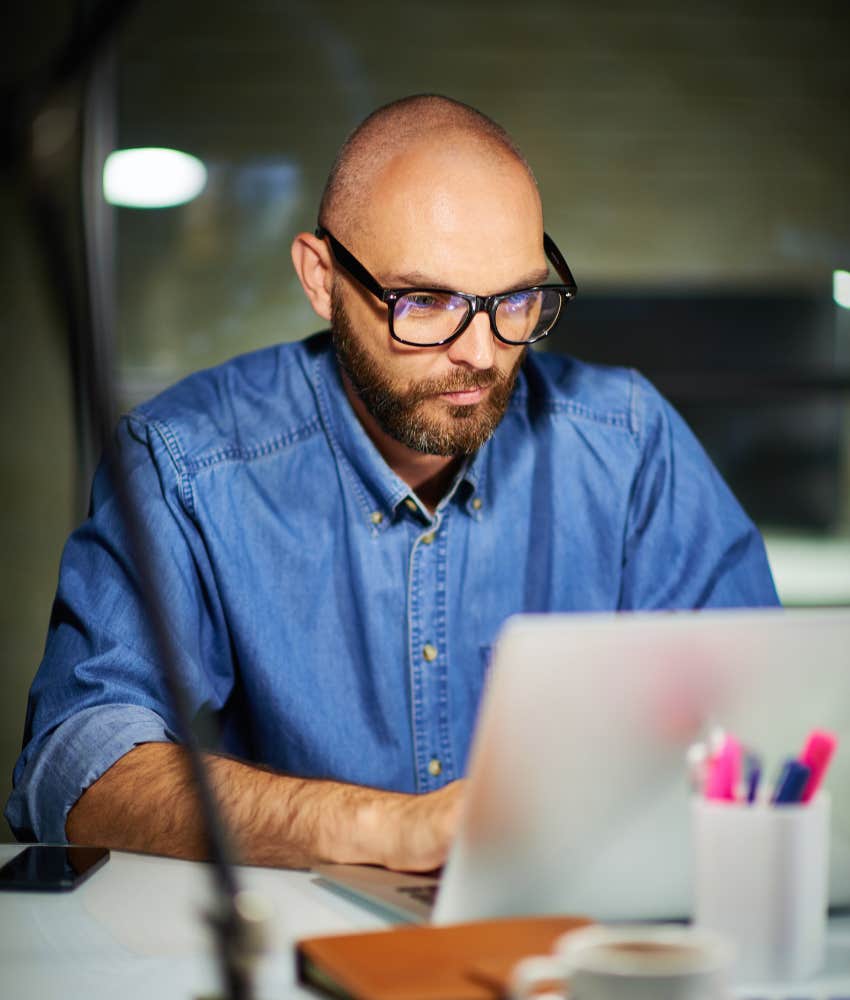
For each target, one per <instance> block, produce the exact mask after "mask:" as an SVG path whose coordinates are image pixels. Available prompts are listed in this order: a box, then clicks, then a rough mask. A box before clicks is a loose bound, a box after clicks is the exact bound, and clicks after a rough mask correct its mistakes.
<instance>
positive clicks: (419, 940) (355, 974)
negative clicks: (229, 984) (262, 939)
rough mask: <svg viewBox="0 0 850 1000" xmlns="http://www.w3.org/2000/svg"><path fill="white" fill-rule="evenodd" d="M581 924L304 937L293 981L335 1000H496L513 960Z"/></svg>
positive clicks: (483, 923) (497, 924)
mask: <svg viewBox="0 0 850 1000" xmlns="http://www.w3.org/2000/svg"><path fill="white" fill-rule="evenodd" d="M589 923H591V921H590V920H588V919H586V918H585V917H508V918H505V919H501V920H477V921H474V922H473V923H468V924H453V925H450V926H447V927H430V926H425V927H399V928H393V929H391V930H385V931H367V932H365V933H361V934H343V935H337V936H334V937H315V938H307V939H305V940H303V941H299V942H298V943H297V945H296V961H297V968H298V978H299V981H300V982H301V983H304V984H305V985H307V986H311V987H313V988H314V989H316V990H318V991H319V992H321V993H324V994H325V995H326V996H331V997H337V998H340V1000H496V998H498V997H501V996H503V995H504V993H505V988H506V986H507V983H508V980H509V977H510V974H511V970H512V969H513V967H514V965H515V964H516V963H517V962H518V961H519V960H520V959H521V958H524V957H525V956H527V955H543V954H547V953H549V952H550V951H551V950H552V947H553V945H554V944H555V942H556V941H557V939H558V938H559V937H560V936H561V935H562V934H565V933H566V932H567V931H571V930H577V929H578V928H579V927H586V926H587V925H588V924H589Z"/></svg>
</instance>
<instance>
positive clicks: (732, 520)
mask: <svg viewBox="0 0 850 1000" xmlns="http://www.w3.org/2000/svg"><path fill="white" fill-rule="evenodd" d="M632 412H633V418H634V419H635V421H636V424H637V429H638V440H639V446H640V450H641V456H640V462H639V465H638V469H637V473H636V476H635V479H634V482H633V484H632V492H631V497H630V505H629V515H628V524H627V528H626V538H625V544H624V566H623V578H622V580H623V582H622V590H621V596H620V607H621V608H623V609H637V608H645V609H652V608H669V609H676V608H708V607H761V606H773V605H777V604H779V598H778V596H777V594H776V588H775V587H774V583H773V577H772V575H771V572H770V566H769V564H768V561H767V554H766V552H765V548H764V542H763V541H762V538H761V535H760V534H759V532H758V530H757V529H756V527H755V525H754V524H753V523H752V521H751V520H750V519H749V517H747V515H746V514H745V513H744V511H743V509H742V508H741V506H740V504H739V503H738V501H737V500H736V499H735V497H734V496H733V495H732V492H731V491H730V489H729V487H728V486H727V485H726V483H725V482H724V481H723V478H722V477H721V476H720V474H719V472H718V471H717V470H716V469H715V467H714V465H713V464H712V462H711V460H710V459H709V457H708V456H707V455H706V453H705V451H704V450H703V448H702V446H701V445H700V444H699V442H698V441H697V439H696V438H695V437H694V435H693V433H692V432H691V430H690V429H689V428H688V426H687V424H686V423H685V422H684V420H682V418H681V417H680V416H679V414H678V413H677V412H676V411H675V410H674V409H673V407H672V406H670V405H669V403H667V402H666V400H664V399H663V398H662V397H661V396H660V395H659V394H658V392H657V391H656V390H655V389H654V388H653V387H652V386H651V385H650V384H649V383H648V382H647V381H646V380H645V379H643V378H642V377H640V376H638V375H635V383H634V398H633V407H632Z"/></svg>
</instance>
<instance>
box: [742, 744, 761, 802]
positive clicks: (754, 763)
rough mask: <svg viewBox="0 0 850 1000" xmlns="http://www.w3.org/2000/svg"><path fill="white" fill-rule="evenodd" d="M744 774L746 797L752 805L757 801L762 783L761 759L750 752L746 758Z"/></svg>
mask: <svg viewBox="0 0 850 1000" xmlns="http://www.w3.org/2000/svg"><path fill="white" fill-rule="evenodd" d="M744 773H745V775H746V791H745V796H746V800H747V802H748V803H749V804H750V805H752V804H753V803H754V802H755V800H756V795H757V794H758V790H759V782H760V781H761V758H760V757H759V755H758V754H756V753H753V752H752V751H750V752H748V753H747V755H746V757H745V758H744Z"/></svg>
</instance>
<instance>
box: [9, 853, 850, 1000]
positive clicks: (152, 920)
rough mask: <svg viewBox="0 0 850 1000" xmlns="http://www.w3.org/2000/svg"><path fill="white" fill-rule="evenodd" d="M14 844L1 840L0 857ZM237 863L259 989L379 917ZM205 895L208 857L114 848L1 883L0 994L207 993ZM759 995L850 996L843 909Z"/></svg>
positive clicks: (266, 996)
mask: <svg viewBox="0 0 850 1000" xmlns="http://www.w3.org/2000/svg"><path fill="white" fill-rule="evenodd" d="M19 850H21V848H20V847H18V846H16V845H12V844H0V862H2V861H5V860H7V859H8V858H10V857H12V856H13V855H14V854H15V853H16V852H17V851H19ZM240 873H241V879H242V883H243V885H244V887H245V888H249V889H252V890H255V891H257V892H260V893H262V894H263V895H264V896H265V897H266V899H268V900H269V902H270V904H271V906H272V908H273V911H274V917H273V919H272V922H271V928H270V943H269V952H268V954H267V956H266V958H265V959H264V960H263V961H262V962H261V964H260V967H259V969H258V974H257V996H258V998H259V1000H286V998H290V997H308V996H313V994H310V993H307V992H306V991H304V990H301V989H299V988H298V987H297V986H296V985H295V981H294V963H293V947H292V946H293V943H294V941H295V940H296V939H297V938H301V937H306V936H308V935H311V934H323V933H328V934H330V933H342V932H346V931H354V930H366V929H370V928H378V927H381V926H383V922H382V921H381V920H380V919H379V918H378V917H376V916H374V915H373V914H371V913H370V912H369V911H367V910H365V909H362V908H361V907H359V906H357V905H355V904H353V903H349V902H348V901H346V900H345V899H343V898H341V897H338V896H335V895H334V894H332V893H330V892H328V891H327V890H325V889H322V888H321V887H320V886H317V885H315V884H314V883H313V876H312V875H311V874H309V873H307V872H292V871H277V870H272V869H265V868H244V869H241V870H240ZM208 899H209V873H208V872H207V870H206V866H204V865H201V864H194V863H191V862H186V861H169V860H166V859H164V858H152V857H146V856H143V855H136V854H124V853H121V852H117V851H113V852H112V858H111V859H110V861H109V863H108V864H107V865H106V866H105V867H104V868H102V869H101V870H100V871H99V872H96V873H95V874H94V875H93V876H92V877H91V879H90V880H89V881H87V882H85V883H83V885H81V886H80V887H79V888H78V889H76V890H74V891H73V892H70V893H50V894H42V893H25V892H18V893H9V892H3V893H0V998H2V1000H99V998H101V997H103V998H109V1000H150V998H151V997H155V998H156V1000H192V998H194V997H199V996H203V995H210V994H212V993H215V992H217V991H218V990H219V987H220V984H219V980H218V977H217V969H216V965H215V963H214V961H213V959H212V957H211V951H210V939H209V937H208V935H207V932H206V929H205V928H204V926H203V925H202V923H201V921H200V920H199V919H198V915H199V913H200V912H201V911H202V910H203V909H204V907H205V905H206V903H207V902H208ZM758 996H759V997H760V998H765V1000H768V998H769V1000H777V998H780V997H788V998H790V997H793V998H794V1000H827V998H837V997H841V998H842V1000H844V998H847V1000H850V918H842V919H841V920H838V921H834V922H833V924H832V925H831V927H830V950H829V959H828V963H827V968H826V970H825V972H824V974H823V975H822V976H821V977H820V978H819V979H818V980H817V981H816V982H814V983H811V984H805V985H801V986H797V987H795V988H794V989H793V990H791V989H787V990H784V991H781V990H780V991H777V990H774V991H768V990H765V991H760V992H759V994H758Z"/></svg>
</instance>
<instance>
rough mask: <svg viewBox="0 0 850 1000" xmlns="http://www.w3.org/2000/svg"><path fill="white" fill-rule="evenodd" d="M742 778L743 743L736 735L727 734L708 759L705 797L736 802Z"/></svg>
mask: <svg viewBox="0 0 850 1000" xmlns="http://www.w3.org/2000/svg"><path fill="white" fill-rule="evenodd" d="M740 780H741V744H740V743H739V742H738V741H737V740H736V739H735V737H734V736H726V737H725V738H724V740H723V744H722V745H721V747H720V749H719V750H718V751H717V753H715V754H712V756H711V757H710V758H709V761H708V773H707V775H706V779H705V797H706V798H707V799H721V800H724V801H727V802H734V801H735V798H736V789H737V787H738V782H739V781H740Z"/></svg>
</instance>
